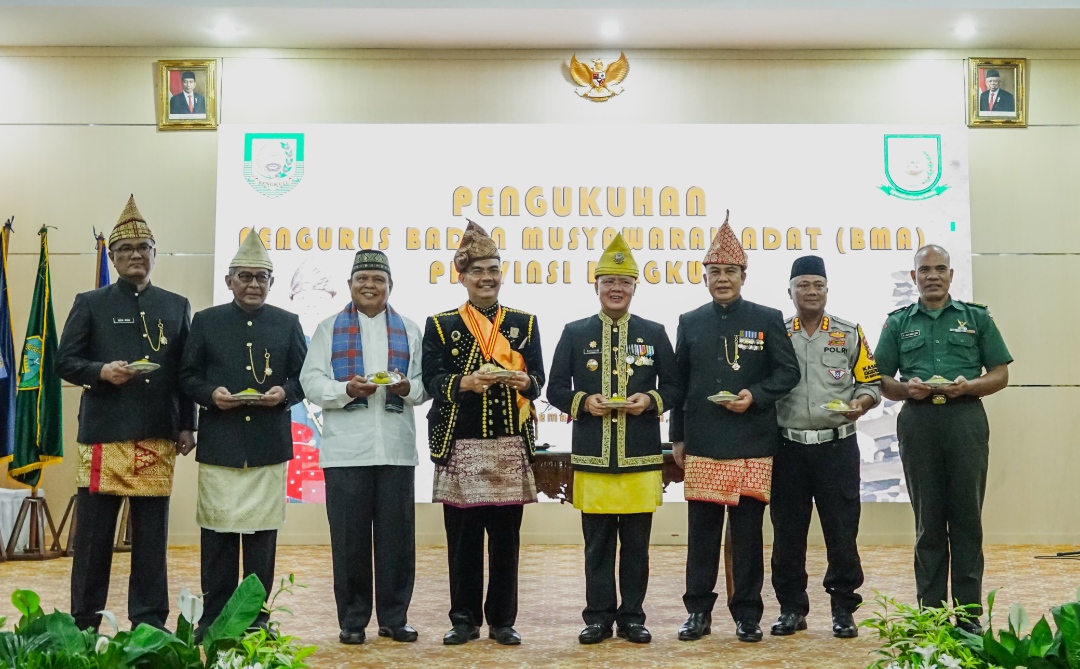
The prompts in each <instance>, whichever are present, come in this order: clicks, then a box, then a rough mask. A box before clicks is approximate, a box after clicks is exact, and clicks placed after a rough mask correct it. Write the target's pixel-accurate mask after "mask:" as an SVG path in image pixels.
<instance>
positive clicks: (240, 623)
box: [203, 574, 266, 654]
mask: <svg viewBox="0 0 1080 669" xmlns="http://www.w3.org/2000/svg"><path fill="white" fill-rule="evenodd" d="M264 601H266V588H264V587H263V584H262V581H260V580H259V577H258V576H256V575H255V574H250V575H249V576H248V577H247V578H245V579H244V580H243V581H242V582H241V583H240V587H238V588H237V589H236V592H234V593H233V594H232V597H230V598H229V601H228V602H226V603H225V608H224V609H222V610H221V615H219V616H218V617H217V620H215V621H214V624H212V625H211V626H210V628H209V629H207V630H206V634H205V635H204V636H203V647H204V648H206V649H207V654H209V653H210V649H212V648H213V647H214V644H215V643H217V642H218V641H222V640H226V639H239V638H240V637H242V636H243V635H244V632H246V631H247V628H249V627H251V624H252V623H253V622H255V619H256V618H258V617H259V614H260V613H261V612H262V607H263V602H264Z"/></svg>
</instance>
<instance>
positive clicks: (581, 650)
mask: <svg viewBox="0 0 1080 669" xmlns="http://www.w3.org/2000/svg"><path fill="white" fill-rule="evenodd" d="M1054 550H1060V549H1057V548H1054V547H1046V546H1008V547H998V546H993V547H989V548H988V549H987V551H986V578H985V584H986V586H987V587H988V588H1000V592H999V595H998V596H999V600H998V601H999V607H1000V610H999V613H1000V614H1001V616H1002V618H1004V615H1005V613H1006V612H1007V610H1008V605H1009V604H1011V603H1013V602H1020V603H1022V604H1024V606H1025V607H1027V610H1028V612H1029V615H1030V616H1031V618H1032V619H1033V620H1037V619H1038V617H1039V615H1040V614H1041V613H1043V612H1045V611H1046V610H1047V609H1048V607H1050V606H1052V605H1054V604H1058V603H1061V602H1064V601H1068V600H1071V599H1072V597H1073V596H1074V594H1075V592H1076V587H1077V585H1080V562H1076V561H1070V560H1054V561H1044V560H1035V559H1033V558H1032V556H1034V555H1036V554H1045V553H1052V552H1053V551H1054ZM685 555H686V549H685V547H671V546H654V547H653V548H652V552H651V556H652V575H651V579H650V583H649V595H648V598H647V599H646V600H645V610H646V613H647V614H648V617H649V619H648V621H647V626H648V627H649V629H650V630H652V632H653V636H654V641H653V643H652V644H651V645H648V646H635V645H633V644H629V643H627V642H625V641H622V640H619V639H615V640H612V641H605V642H604V643H603V644H601V645H599V646H581V645H579V644H578V643H577V633H578V631H580V629H581V626H582V623H581V609H582V608H583V607H584V603H585V594H584V593H585V588H584V575H583V572H582V549H581V547H579V546H527V547H525V548H523V550H522V555H521V574H522V579H521V589H520V602H521V604H520V613H519V616H518V625H517V629H518V631H520V632H521V634H522V636H523V637H524V643H523V644H522V645H521V646H519V647H516V648H504V647H501V646H497V645H496V644H495V642H493V641H489V640H487V638H486V637H487V633H486V632H487V630H486V629H484V630H482V636H483V639H482V640H481V641H478V642H472V643H469V644H468V645H466V646H461V647H445V646H443V645H442V643H441V640H442V634H443V632H444V631H446V629H447V628H448V621H447V617H446V610H447V607H448V601H449V600H448V594H447V592H448V591H447V582H446V555H445V549H444V548H440V547H429V546H423V547H420V548H419V549H418V551H417V572H418V573H417V579H416V592H415V595H414V597H413V603H412V608H411V610H410V622H411V623H412V624H413V625H414V626H415V627H416V628H417V629H418V630H419V632H420V640H419V641H418V642H417V643H415V644H398V643H394V642H393V641H389V640H387V639H380V638H377V637H376V636H375V633H376V630H377V628H376V624H375V621H374V620H372V623H371V624H370V625H369V626H368V629H367V632H368V635H369V637H368V638H369V641H368V643H367V644H366V645H364V646H342V645H340V644H338V642H337V633H338V629H337V622H336V615H335V611H334V596H333V581H332V578H331V570H330V549H329V547H326V546H312V547H294V546H286V547H281V548H280V549H279V550H278V563H277V564H278V572H279V576H286V575H288V574H289V573H290V572H291V573H294V574H296V580H297V582H298V583H303V584H304V585H306V586H307V588H306V589H304V590H300V591H299V592H298V594H296V595H294V596H292V597H287V598H286V599H285V600H283V601H281V602H279V603H280V604H281V605H284V606H287V607H288V608H290V609H292V610H293V611H294V613H295V615H293V616H289V615H286V614H283V615H282V621H283V623H284V629H285V631H286V632H287V633H289V634H294V635H297V636H299V637H301V639H303V641H304V642H305V643H313V644H317V645H318V646H319V651H318V652H317V653H316V654H315V655H314V656H313V658H312V659H311V666H312V667H315V668H326V669H329V668H332V667H333V668H336V667H386V668H388V669H398V668H402V669H404V668H406V667H407V668H410V669H411V668H412V667H419V666H423V667H454V668H455V669H456V668H459V667H460V668H464V667H477V668H483V669H488V668H490V669H495V668H496V667H498V668H504V667H519V668H527V667H545V668H558V667H586V666H587V667H590V668H591V669H593V668H595V669H600V668H604V667H612V668H619V669H623V668H631V667H658V668H659V667H680V668H685V669H691V668H695V667H702V668H704V667H710V668H712V667H733V668H734V667H738V668H741V669H751V668H755V669H756V668H762V669H764V668H766V667H768V668H773V667H791V668H798V669H806V668H809V667H828V668H830V669H846V668H848V667H850V668H862V667H865V666H866V665H867V664H868V663H869V661H870V656H869V651H870V650H872V649H873V648H874V647H875V642H874V640H873V639H871V638H870V637H869V636H868V635H867V633H866V632H865V631H864V632H863V635H862V636H860V637H859V638H858V639H853V640H839V639H834V638H833V637H832V634H831V632H830V629H829V624H830V621H829V612H828V598H827V597H826V595H825V593H824V591H823V590H822V588H821V586H820V581H821V576H822V574H823V573H824V549H822V548H821V547H812V548H811V553H810V559H809V565H808V568H809V572H810V574H811V576H810V581H811V589H810V601H811V606H812V607H813V610H812V611H811V614H810V617H809V624H810V629H809V630H808V631H806V632H800V633H799V634H797V635H796V636H794V637H787V638H776V637H770V636H769V635H768V624H770V623H771V622H772V621H773V620H775V618H776V616H777V614H778V613H779V611H778V608H777V605H776V602H775V599H774V598H773V596H772V588H771V586H770V585H769V584H768V575H766V586H765V598H766V599H765V602H766V606H765V619H764V620H763V621H762V623H763V627H764V628H765V629H766V636H765V639H764V640H763V641H762V642H761V643H758V644H746V643H740V642H738V641H737V640H736V639H735V635H734V626H733V625H732V624H731V623H730V618H729V617H728V615H727V611H726V609H718V610H717V611H716V614H715V616H714V624H713V635H712V636H711V637H705V638H704V639H703V640H701V641H698V642H691V643H687V642H680V641H678V640H677V639H676V631H677V629H678V626H679V625H680V624H681V623H682V621H683V619H684V618H685V616H686V613H685V610H684V609H683V606H682V599H681V597H682V592H683V570H684V561H685ZM766 555H768V549H766ZM862 558H863V565H864V568H865V570H866V585H865V586H864V588H863V590H862V592H863V594H864V596H866V597H867V598H872V596H873V594H872V593H873V591H875V590H879V591H882V592H886V593H891V594H894V595H896V596H898V597H899V598H901V599H903V600H905V601H910V600H912V599H913V598H914V578H913V576H912V556H911V549H910V548H909V547H866V548H864V549H863V552H862ZM128 559H129V558H128V556H127V555H126V554H118V555H117V556H116V562H115V564H114V568H113V575H114V577H113V582H112V588H111V591H110V600H109V608H110V610H112V611H113V612H115V613H116V614H117V617H118V618H120V619H121V620H124V617H125V616H124V612H125V609H126V606H125V602H126V599H125V598H126V591H127V574H128ZM70 570H71V560H70V559H59V560H53V561H49V562H43V563H32V562H7V563H3V564H0V589H2V590H3V593H4V595H3V601H0V615H7V616H9V618H10V617H11V616H13V615H14V610H13V608H12V607H11V603H10V601H7V593H9V592H10V591H11V590H13V589H15V588H30V589H33V590H36V591H37V592H38V593H40V594H41V598H42V603H43V605H44V606H45V608H46V609H47V610H49V609H51V608H53V607H56V608H60V609H63V610H67V609H68V603H69V602H68V584H69V578H70ZM169 580H170V592H171V593H172V594H173V597H174V598H175V595H176V593H177V592H179V589H180V587H181V586H187V587H188V588H189V589H191V590H193V591H197V590H198V586H199V551H198V549H197V548H174V549H172V550H170V552H169ZM720 588H723V582H722V581H721V584H720ZM722 601H723V595H721V602H722ZM174 609H175V606H174ZM173 617H174V618H175V610H174V613H173ZM863 617H865V613H864V614H859V615H857V616H856V618H857V619H859V620H861V619H862V618H863ZM10 624H11V623H10V622H9V626H10ZM170 624H172V623H170Z"/></svg>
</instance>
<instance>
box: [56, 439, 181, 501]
mask: <svg viewBox="0 0 1080 669" xmlns="http://www.w3.org/2000/svg"><path fill="white" fill-rule="evenodd" d="M78 446H79V471H78V473H77V474H76V475H75V484H76V485H77V486H78V487H80V488H89V489H90V492H92V493H99V494H103V495H119V496H121V497H168V496H169V495H170V494H172V481H173V467H174V466H175V464H176V443H175V442H174V441H172V440H171V439H143V440H141V441H136V440H129V441H115V442H110V443H105V444H79V445H78Z"/></svg>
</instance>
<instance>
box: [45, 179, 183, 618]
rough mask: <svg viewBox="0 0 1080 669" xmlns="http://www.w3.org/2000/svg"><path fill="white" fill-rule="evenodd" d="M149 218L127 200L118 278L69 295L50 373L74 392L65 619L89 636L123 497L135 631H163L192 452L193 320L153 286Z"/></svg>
mask: <svg viewBox="0 0 1080 669" xmlns="http://www.w3.org/2000/svg"><path fill="white" fill-rule="evenodd" d="M156 254H157V250H156V248H155V243H154V235H153V233H152V232H150V227H149V226H148V225H147V224H146V219H144V218H143V217H142V214H140V213H139V210H138V208H137V207H136V206H135V198H134V197H131V198H130V199H129V200H128V203H127V206H126V207H125V208H124V211H123V213H122V214H120V220H119V221H118V222H117V224H116V227H114V228H113V230H112V233H111V234H110V235H109V260H111V261H112V263H113V267H115V268H116V273H117V277H118V278H117V281H116V283H114V284H112V285H111V286H106V287H104V288H99V289H97V290H93V291H90V292H88V293H81V294H80V295H78V296H76V298H75V304H74V305H72V307H71V312H70V313H69V314H68V319H67V323H66V324H65V325H64V332H63V335H62V336H61V338H60V347H59V350H58V351H57V358H56V360H57V362H56V371H57V372H58V373H59V374H60V376H61V378H63V379H64V380H65V381H67V382H69V383H72V384H75V385H78V386H82V387H83V394H82V401H81V403H80V406H79V436H78V442H79V471H78V475H77V477H76V484H77V485H78V501H77V503H76V511H75V518H76V522H75V528H76V532H75V540H74V542H73V544H74V546H73V547H74V550H75V558H74V562H73V563H72V566H71V615H72V616H74V617H75V622H76V623H77V624H78V625H79V627H81V628H83V629H91V628H92V629H97V627H98V625H99V624H100V623H101V614H100V611H102V610H103V609H104V608H105V604H106V599H107V597H108V593H109V575H110V571H111V569H112V555H113V537H114V535H115V532H116V517H117V513H118V512H119V510H120V505H121V503H122V502H123V499H124V497H128V498H129V499H130V500H131V530H132V538H131V577H130V579H129V581H128V618H129V619H130V620H131V624H132V626H133V627H134V626H137V625H138V624H140V623H147V624H148V625H153V626H154V627H158V628H164V627H165V619H166V618H168V616H169V597H168V579H167V574H166V570H165V551H166V547H167V543H168V537H169V495H170V494H171V493H172V477H173V464H174V462H175V459H176V453H177V451H179V452H180V453H181V454H183V455H186V454H187V453H189V452H190V451H191V449H192V448H194V446H195V440H194V436H193V434H192V430H193V429H194V427H195V404H194V403H193V402H191V401H190V400H188V399H187V398H185V397H184V396H183V395H182V394H181V391H180V359H181V355H182V353H183V349H184V345H185V341H186V340H187V336H188V327H189V325H190V321H191V305H190V304H189V303H188V300H187V298H185V297H183V296H182V295H177V294H176V293H171V292H169V291H167V290H163V289H161V288H158V287H156V286H154V285H152V284H151V283H150V273H151V272H152V271H153V269H154V262H155V260H156V257H157V255H156Z"/></svg>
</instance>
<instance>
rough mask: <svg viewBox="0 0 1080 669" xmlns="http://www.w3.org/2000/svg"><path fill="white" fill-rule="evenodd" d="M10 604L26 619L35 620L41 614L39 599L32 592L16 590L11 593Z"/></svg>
mask: <svg viewBox="0 0 1080 669" xmlns="http://www.w3.org/2000/svg"><path fill="white" fill-rule="evenodd" d="M11 603H12V605H13V606H14V607H15V609H16V610H17V611H18V612H19V613H21V614H23V616H24V617H26V618H36V617H37V616H36V615H35V614H40V613H41V597H38V594H37V593H36V592H34V591H33V590H16V591H15V592H13V593H11Z"/></svg>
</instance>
